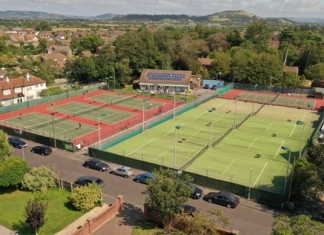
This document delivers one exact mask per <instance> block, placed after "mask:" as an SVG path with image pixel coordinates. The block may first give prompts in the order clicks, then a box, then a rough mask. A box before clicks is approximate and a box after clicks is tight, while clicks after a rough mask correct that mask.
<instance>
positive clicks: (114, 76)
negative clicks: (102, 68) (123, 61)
mask: <svg viewBox="0 0 324 235" xmlns="http://www.w3.org/2000/svg"><path fill="white" fill-rule="evenodd" d="M113 78H114V90H115V81H116V75H115V68H113Z"/></svg>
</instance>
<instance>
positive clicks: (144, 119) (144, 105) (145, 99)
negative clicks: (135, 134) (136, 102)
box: [123, 99, 150, 134]
mask: <svg viewBox="0 0 324 235" xmlns="http://www.w3.org/2000/svg"><path fill="white" fill-rule="evenodd" d="M148 100H150V99H145V100H143V114H142V116H143V124H142V125H143V126H142V128H143V131H142V132H143V134H144V132H145V116H144V110H145V102H146V101H148ZM123 115H124V114H123Z"/></svg>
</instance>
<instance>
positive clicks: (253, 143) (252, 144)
mask: <svg viewBox="0 0 324 235" xmlns="http://www.w3.org/2000/svg"><path fill="white" fill-rule="evenodd" d="M257 139H258V138H255V139H254V141H253V142H252V143H251V144H250V146H249V147H248V148H247V150H249V149H250V148H251V147H252V145H253V144H254V142H255V141H256V140H257Z"/></svg>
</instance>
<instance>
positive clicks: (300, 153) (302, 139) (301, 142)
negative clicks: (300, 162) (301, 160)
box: [297, 121, 305, 157]
mask: <svg viewBox="0 0 324 235" xmlns="http://www.w3.org/2000/svg"><path fill="white" fill-rule="evenodd" d="M297 125H303V133H302V138H301V140H300V148H299V157H301V155H302V148H303V142H304V131H305V122H303V121H297Z"/></svg>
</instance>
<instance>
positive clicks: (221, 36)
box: [207, 33, 231, 51]
mask: <svg viewBox="0 0 324 235" xmlns="http://www.w3.org/2000/svg"><path fill="white" fill-rule="evenodd" d="M227 38H228V36H227V34H225V33H215V34H213V35H210V36H209V37H208V38H207V43H208V47H209V50H211V51H213V50H217V49H222V50H228V49H229V48H230V46H231V44H230V42H229V41H228V40H227Z"/></svg>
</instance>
